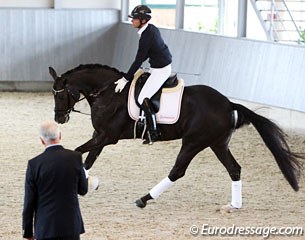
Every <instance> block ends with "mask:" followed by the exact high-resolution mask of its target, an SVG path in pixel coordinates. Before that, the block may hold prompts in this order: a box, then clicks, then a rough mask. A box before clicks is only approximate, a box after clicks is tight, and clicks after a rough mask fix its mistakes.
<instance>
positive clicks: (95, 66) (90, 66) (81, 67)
mask: <svg viewBox="0 0 305 240" xmlns="http://www.w3.org/2000/svg"><path fill="white" fill-rule="evenodd" d="M84 69H104V70H112V71H114V72H117V73H120V74H123V73H122V72H120V71H119V70H117V69H116V68H113V67H109V66H107V65H102V64H97V63H96V64H81V65H79V66H78V67H76V68H73V69H71V70H69V71H67V72H65V73H64V74H63V75H68V74H71V73H74V72H77V71H80V70H84Z"/></svg>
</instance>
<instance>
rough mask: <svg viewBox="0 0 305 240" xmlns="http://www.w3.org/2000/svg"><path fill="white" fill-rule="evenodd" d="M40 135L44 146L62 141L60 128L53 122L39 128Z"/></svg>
mask: <svg viewBox="0 0 305 240" xmlns="http://www.w3.org/2000/svg"><path fill="white" fill-rule="evenodd" d="M39 134H40V138H41V141H42V143H43V144H44V145H50V144H56V143H59V142H60V140H61V134H60V130H59V126H58V124H57V123H56V122H53V121H47V122H44V123H42V124H41V125H40V128H39Z"/></svg>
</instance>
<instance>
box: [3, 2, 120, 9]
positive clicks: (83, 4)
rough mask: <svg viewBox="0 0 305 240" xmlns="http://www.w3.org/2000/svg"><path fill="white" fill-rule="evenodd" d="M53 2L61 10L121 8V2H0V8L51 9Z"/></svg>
mask: <svg viewBox="0 0 305 240" xmlns="http://www.w3.org/2000/svg"><path fill="white" fill-rule="evenodd" d="M55 1H56V2H57V3H58V5H59V6H61V7H62V8H114V9H120V8H121V0H86V1H84V0H1V1H0V7H9V8H12V7H16V8H52V7H54V4H55Z"/></svg>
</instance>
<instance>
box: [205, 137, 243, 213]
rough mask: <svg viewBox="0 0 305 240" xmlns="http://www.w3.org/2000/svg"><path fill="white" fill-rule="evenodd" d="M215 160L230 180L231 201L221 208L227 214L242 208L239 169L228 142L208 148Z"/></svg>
mask: <svg viewBox="0 0 305 240" xmlns="http://www.w3.org/2000/svg"><path fill="white" fill-rule="evenodd" d="M210 147H211V149H212V150H213V152H214V153H215V154H216V156H217V158H218V159H219V160H220V162H221V163H222V164H223V165H224V167H225V168H226V169H227V171H228V173H229V175H230V177H231V180H232V201H231V203H230V204H229V205H225V206H223V209H224V210H225V211H227V212H231V211H232V210H233V209H238V208H241V207H242V192H241V180H240V172H241V167H240V165H239V164H238V163H237V162H236V160H235V159H234V157H233V155H232V154H231V152H230V149H229V148H228V141H225V142H224V143H221V144H219V143H218V144H216V145H213V146H210Z"/></svg>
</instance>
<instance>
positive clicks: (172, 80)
mask: <svg viewBox="0 0 305 240" xmlns="http://www.w3.org/2000/svg"><path fill="white" fill-rule="evenodd" d="M149 76H150V73H149V72H144V73H142V74H141V75H140V77H139V78H138V80H137V82H136V85H135V90H134V97H135V101H136V104H137V105H138V107H139V108H141V104H140V103H139V102H138V97H139V94H140V92H141V90H142V88H143V86H144V84H145V83H146V80H147V79H148V77H149ZM177 85H178V78H177V74H176V73H172V74H171V75H170V76H169V78H168V79H167V80H166V81H165V82H164V83H163V85H162V86H161V88H160V89H159V90H158V91H157V92H156V93H155V94H154V95H153V96H152V97H151V99H150V100H151V103H152V105H153V108H154V110H155V112H156V113H157V112H158V111H159V109H160V98H161V93H162V89H163V88H174V87H176V86H177Z"/></svg>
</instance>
